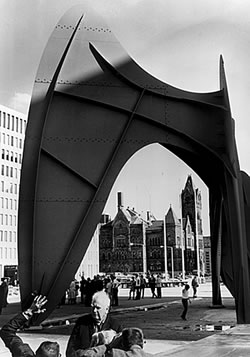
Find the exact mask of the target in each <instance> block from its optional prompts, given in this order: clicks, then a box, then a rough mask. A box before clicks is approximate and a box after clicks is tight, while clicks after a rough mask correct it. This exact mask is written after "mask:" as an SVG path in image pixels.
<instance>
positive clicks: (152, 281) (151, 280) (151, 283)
mask: <svg viewBox="0 0 250 357" xmlns="http://www.w3.org/2000/svg"><path fill="white" fill-rule="evenodd" d="M148 284H149V287H150V290H151V293H152V298H154V297H156V298H157V295H156V293H155V277H154V275H153V274H152V275H150V277H149V279H148Z"/></svg>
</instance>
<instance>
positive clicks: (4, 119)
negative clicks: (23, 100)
mask: <svg viewBox="0 0 250 357" xmlns="http://www.w3.org/2000/svg"><path fill="white" fill-rule="evenodd" d="M3 127H4V128H5V127H6V113H3Z"/></svg>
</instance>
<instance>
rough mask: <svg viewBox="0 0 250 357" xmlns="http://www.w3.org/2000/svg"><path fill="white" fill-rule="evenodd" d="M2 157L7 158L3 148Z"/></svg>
mask: <svg viewBox="0 0 250 357" xmlns="http://www.w3.org/2000/svg"><path fill="white" fill-rule="evenodd" d="M2 159H3V160H4V159H5V150H4V149H2Z"/></svg>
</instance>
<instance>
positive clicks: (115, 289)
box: [112, 277, 120, 306]
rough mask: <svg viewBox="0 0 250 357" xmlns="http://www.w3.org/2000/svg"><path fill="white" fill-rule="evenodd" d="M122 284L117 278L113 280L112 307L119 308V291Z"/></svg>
mask: <svg viewBox="0 0 250 357" xmlns="http://www.w3.org/2000/svg"><path fill="white" fill-rule="evenodd" d="M119 286H120V282H119V280H118V279H117V278H116V277H113V278H112V306H118V289H119Z"/></svg>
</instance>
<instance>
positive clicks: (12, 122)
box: [11, 115, 15, 131]
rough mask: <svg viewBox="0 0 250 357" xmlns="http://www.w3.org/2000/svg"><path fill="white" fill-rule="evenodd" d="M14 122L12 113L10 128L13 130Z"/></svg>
mask: <svg viewBox="0 0 250 357" xmlns="http://www.w3.org/2000/svg"><path fill="white" fill-rule="evenodd" d="M14 123H15V118H14V115H12V116H11V130H12V131H13V130H14Z"/></svg>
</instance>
